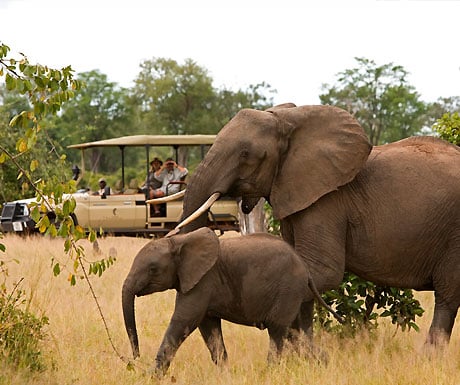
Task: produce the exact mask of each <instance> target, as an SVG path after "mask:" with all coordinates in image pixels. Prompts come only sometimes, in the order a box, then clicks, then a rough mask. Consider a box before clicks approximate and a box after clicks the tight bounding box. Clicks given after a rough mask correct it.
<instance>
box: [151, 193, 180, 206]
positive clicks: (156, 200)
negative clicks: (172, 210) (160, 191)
mask: <svg viewBox="0 0 460 385" xmlns="http://www.w3.org/2000/svg"><path fill="white" fill-rule="evenodd" d="M184 195H185V190H182V191H179V192H177V193H175V194H172V195H167V196H164V197H161V198H154V199H149V200H146V201H145V202H146V203H150V204H155V205H156V204H160V203H166V202H171V201H175V200H176V199H179V198H182V197H183V196H184Z"/></svg>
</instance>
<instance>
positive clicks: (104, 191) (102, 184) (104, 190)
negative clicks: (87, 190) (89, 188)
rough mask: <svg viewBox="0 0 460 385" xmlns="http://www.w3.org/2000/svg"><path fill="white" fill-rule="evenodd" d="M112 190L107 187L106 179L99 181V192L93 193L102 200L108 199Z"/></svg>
mask: <svg viewBox="0 0 460 385" xmlns="http://www.w3.org/2000/svg"><path fill="white" fill-rule="evenodd" d="M110 192H111V189H110V187H109V186H107V182H106V180H105V179H104V178H101V179H99V190H98V191H96V192H95V193H93V195H100V196H101V198H105V197H107V195H110Z"/></svg>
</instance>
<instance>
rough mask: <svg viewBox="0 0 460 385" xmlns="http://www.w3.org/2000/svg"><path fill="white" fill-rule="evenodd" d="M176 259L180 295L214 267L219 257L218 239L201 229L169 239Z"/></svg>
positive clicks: (209, 231) (207, 229) (210, 232)
mask: <svg viewBox="0 0 460 385" xmlns="http://www.w3.org/2000/svg"><path fill="white" fill-rule="evenodd" d="M171 241H172V243H173V245H174V246H173V249H174V253H175V255H176V257H177V275H178V277H179V282H180V291H181V293H187V292H188V291H189V290H191V289H192V288H193V287H194V286H195V285H196V284H197V283H198V282H199V281H200V279H201V278H202V277H203V276H204V275H205V274H206V273H207V272H208V271H209V270H210V269H211V268H212V267H213V266H214V264H215V263H216V261H217V259H218V258H219V255H220V243H219V238H218V237H217V235H216V234H215V233H214V231H212V230H211V229H209V228H207V227H203V228H201V229H198V230H196V231H192V232H191V233H188V234H184V235H176V236H174V237H172V238H171Z"/></svg>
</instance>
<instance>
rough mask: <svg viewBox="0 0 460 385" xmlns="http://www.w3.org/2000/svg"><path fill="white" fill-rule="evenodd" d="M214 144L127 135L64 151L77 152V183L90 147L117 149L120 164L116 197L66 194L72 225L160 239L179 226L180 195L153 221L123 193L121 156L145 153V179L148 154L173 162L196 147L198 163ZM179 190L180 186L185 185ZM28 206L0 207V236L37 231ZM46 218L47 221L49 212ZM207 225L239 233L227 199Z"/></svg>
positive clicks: (209, 138)
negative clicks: (167, 151) (155, 151)
mask: <svg viewBox="0 0 460 385" xmlns="http://www.w3.org/2000/svg"><path fill="white" fill-rule="evenodd" d="M214 139H215V135H133V136H123V137H119V138H113V139H107V140H99V141H95V142H88V143H81V144H75V145H71V146H68V148H71V149H79V150H81V160H82V161H81V170H80V171H81V175H80V176H79V177H78V179H77V181H78V180H80V179H81V178H82V177H83V176H84V175H85V151H86V150H88V149H91V148H95V147H113V148H118V149H119V151H120V159H121V176H120V177H121V189H120V191H114V192H112V193H111V194H110V195H106V196H100V195H94V192H93V191H90V190H88V189H82V190H79V191H77V192H76V193H74V194H72V195H73V197H74V198H75V201H76V208H75V211H74V218H73V219H74V221H75V222H76V223H78V224H79V225H81V226H82V227H83V228H85V229H90V228H92V229H94V230H96V231H99V230H101V231H103V232H104V233H108V234H120V235H130V234H131V235H134V234H136V235H140V234H142V235H156V236H162V235H164V234H166V233H168V232H169V231H170V230H172V229H174V228H175V226H176V225H177V224H178V223H179V221H180V220H181V216H182V202H183V201H182V197H181V195H183V194H180V193H179V194H176V196H174V197H168V198H173V199H174V200H172V201H168V202H166V203H162V204H161V210H160V212H161V214H160V216H158V215H154V210H153V205H152V204H150V203H149V202H148V200H147V198H146V194H145V193H144V192H143V191H141V190H140V189H137V188H136V189H132V188H126V187H125V186H126V184H125V151H126V149H127V148H129V147H138V149H137V150H139V149H141V148H145V151H146V173H148V170H149V167H148V166H149V163H150V162H149V158H150V155H151V154H150V152H151V149H152V148H154V147H163V148H164V147H170V148H171V150H172V152H173V156H172V157H175V159H176V162H177V160H178V152H179V149H180V148H181V147H184V146H185V147H191V146H195V147H196V146H198V148H200V151H201V155H200V156H201V158H203V157H204V154H205V152H206V151H207V149H208V148H209V147H210V146H211V145H212V143H213V142H214ZM163 150H164V149H163ZM188 177H189V176H188ZM188 177H187V178H188ZM183 184H184V185H186V181H185V182H183ZM185 187H186V186H185ZM32 201H33V199H24V200H18V201H14V202H8V203H5V204H4V206H3V210H2V215H1V218H0V224H1V230H2V231H3V232H16V233H25V232H27V233H30V232H34V231H37V229H36V228H35V223H34V221H33V220H32V218H31V217H30V215H29V208H28V204H29V203H30V202H32ZM47 215H48V216H50V218H51V219H52V217H53V213H52V211H51V212H49V213H48V214H47ZM208 219H209V221H208V225H209V227H210V228H212V229H215V230H219V231H220V232H221V233H223V232H225V231H229V230H234V231H239V225H238V204H237V202H236V201H235V200H234V199H231V198H223V199H222V198H221V199H220V200H218V201H217V202H215V203H214V204H213V205H212V206H211V208H210V210H209V214H208Z"/></svg>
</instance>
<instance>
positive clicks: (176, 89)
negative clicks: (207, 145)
mask: <svg viewBox="0 0 460 385" xmlns="http://www.w3.org/2000/svg"><path fill="white" fill-rule="evenodd" d="M140 66H141V72H140V73H139V75H138V77H137V78H136V80H135V82H134V83H135V85H134V89H133V91H132V103H133V104H134V105H136V106H137V107H138V114H137V116H136V117H137V120H138V122H139V127H141V128H142V130H143V131H144V132H151V133H152V134H196V133H200V134H206V133H211V132H212V130H213V127H209V125H208V119H207V115H206V114H204V113H203V112H205V111H210V110H211V107H212V104H213V100H214V90H213V87H212V79H211V77H210V76H209V75H208V73H207V71H206V70H205V69H204V68H201V67H200V66H198V65H197V64H196V63H195V62H194V61H192V60H191V59H187V60H186V61H185V63H184V64H183V65H180V64H178V63H177V62H176V61H175V60H172V59H163V58H157V59H152V60H145V61H144V62H143V63H141V65H140Z"/></svg>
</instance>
